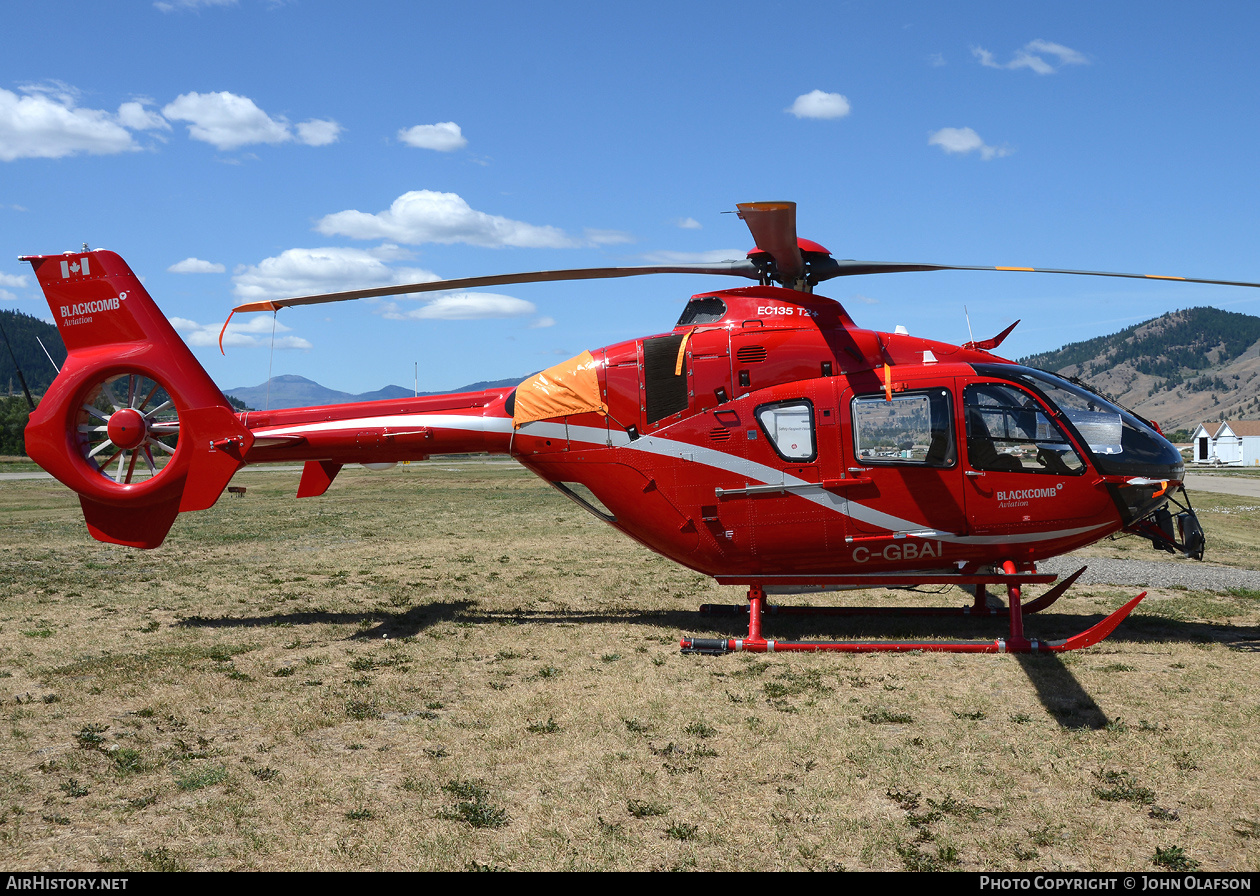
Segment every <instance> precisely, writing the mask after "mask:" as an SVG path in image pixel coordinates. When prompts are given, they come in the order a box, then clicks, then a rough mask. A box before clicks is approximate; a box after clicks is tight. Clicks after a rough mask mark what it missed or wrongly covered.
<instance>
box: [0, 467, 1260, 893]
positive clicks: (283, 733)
mask: <svg viewBox="0 0 1260 896" xmlns="http://www.w3.org/2000/svg"><path fill="white" fill-rule="evenodd" d="M238 482H239V483H240V484H244V485H246V486H248V493H247V494H246V495H245V496H244V497H231V496H224V498H223V499H221V500H220V501H219V503H218V504H217V505H216V506H215V507H214V508H212V509H211V510H209V511H207V512H205V513H201V514H190V515H186V516H184V517H181V519H180V520H179V521H178V522H177V524H176V527H175V530H174V531H173V532H172V534H171V536H170V538H169V539H168V541H167V543H166V544H165V545H164V546H163V547H162V548H159V549H158V550H156V551H152V552H138V551H132V550H129V549H125V548H118V547H111V546H106V545H100V544H97V543H95V542H93V541H91V540H90V539H89V538H88V536H87V534H86V532H85V531H84V530H83V526H82V522H81V520H80V518H79V511H78V503H77V501H76V500H75V499H74V497H73V496H72V495H70V494H69V493H68V492H66V491H65V490H64V489H62V488H61V487H60V486H58V485H56V484H54V483H47V482H9V483H3V484H2V485H0V547H2V548H3V551H0V566H3V581H4V582H5V583H6V584H5V588H4V592H3V594H2V595H0V697H2V698H3V700H4V702H3V706H4V710H3V714H4V718H3V720H0V755H3V757H4V762H3V763H0V860H3V862H4V864H5V865H6V866H8V867H20V868H48V869H55V868H63V869H64V868H82V867H87V868H93V867H95V868H101V869H121V868H125V869H156V870H179V869H289V868H291V869H316V868H321V869H322V868H337V869H360V868H382V869H441V870H463V869H477V868H507V869H514V870H543V869H564V870H568V869H573V870H586V869H599V870H619V869H624V870H629V869H638V870H650V869H662V870H666V869H703V870H709V869H713V870H717V869H722V870H731V869H742V868H758V869H765V870H779V869H782V870H801V869H831V870H834V869H839V868H846V869H850V870H865V869H904V868H916V869H927V870H930V869H949V868H958V869H965V870H981V869H1004V868H1009V869H1064V870H1074V869H1091V868H1101V869H1107V868H1126V869H1142V868H1145V869H1150V870H1158V869H1162V868H1172V867H1182V868H1184V867H1190V864H1191V863H1193V864H1196V865H1197V866H1198V867H1200V868H1202V869H1207V870H1213V869H1239V870H1260V833H1258V832H1260V815H1257V812H1256V809H1255V807H1256V806H1257V805H1260V784H1258V783H1257V782H1260V774H1257V771H1258V770H1260V762H1258V761H1257V759H1258V757H1257V747H1256V743H1255V740H1256V739H1255V731H1256V728H1257V724H1258V723H1260V690H1258V689H1257V684H1260V681H1258V676H1257V672H1256V668H1255V663H1254V662H1253V657H1254V653H1252V652H1248V651H1247V650H1244V649H1240V648H1243V647H1246V646H1247V645H1252V646H1254V644H1255V643H1256V641H1257V634H1256V633H1257V631H1258V628H1257V627H1258V625H1260V601H1258V600H1257V596H1256V595H1254V594H1219V593H1207V592H1193V591H1177V590H1173V589H1158V588H1157V589H1153V591H1152V595H1151V597H1150V598H1149V599H1148V601H1147V602H1146V603H1144V604H1143V606H1142V607H1141V608H1140V609H1139V612H1138V615H1136V616H1135V617H1134V618H1133V619H1132V620H1130V621H1129V622H1126V623H1125V624H1124V625H1123V626H1121V628H1120V630H1119V631H1118V632H1117V633H1116V634H1115V635H1114V636H1113V637H1112V639H1110V640H1108V641H1107V642H1105V643H1104V644H1103V645H1100V646H1099V647H1098V648H1095V649H1092V650H1089V651H1085V652H1082V653H1079V654H1072V655H1068V656H1063V657H1013V656H975V657H972V656H949V655H926V654H907V655H887V656H877V655H868V656H840V655H834V656H822V655H812V656H811V655H764V656H754V655H734V656H729V657H721V658H706V657H685V656H682V655H680V654H679V652H678V638H679V636H680V635H681V634H683V633H688V634H696V635H701V636H706V635H707V636H722V635H726V634H728V633H730V632H736V631H738V630H739V629H738V626H739V625H740V624H741V620H738V619H732V620H729V621H722V620H714V619H712V618H701V617H699V616H698V615H696V613H695V609H696V606H697V605H698V604H700V603H704V602H710V603H733V602H738V601H739V600H741V599H742V595H741V594H740V593H739V592H738V591H737V589H721V588H718V587H717V586H715V585H713V584H712V583H711V582H710V581H708V580H707V579H705V578H703V577H701V576H698V575H696V574H694V573H692V572H689V571H687V570H684V569H681V568H679V567H677V566H675V565H673V564H671V563H669V562H667V561H664V560H662V559H660V558H658V557H655V556H653V555H651V554H649V553H647V552H646V551H645V550H644V549H642V548H640V547H639V546H637V545H636V544H634V543H632V542H630V541H628V540H627V539H624V538H622V537H621V536H619V535H618V534H617V533H616V532H614V531H612V530H611V529H609V528H607V527H605V526H603V525H602V524H600V523H598V522H597V521H595V520H594V519H593V518H591V517H589V516H587V515H586V514H584V513H583V512H582V511H580V510H579V509H577V508H576V507H574V506H573V505H571V504H569V503H568V502H566V501H565V500H564V499H563V498H561V497H560V496H559V495H557V494H556V493H555V492H554V491H552V490H551V489H550V488H548V487H547V486H545V485H544V484H542V483H540V482H539V481H538V480H536V479H534V478H533V477H532V476H530V475H529V474H528V473H525V472H523V471H520V470H518V469H516V468H513V467H502V466H484V465H463V466H460V465H457V464H452V463H430V464H426V465H416V466H413V467H411V468H405V469H398V470H395V471H392V472H389V473H384V474H368V473H365V472H360V471H355V470H347V471H345V472H343V473H342V475H341V477H339V478H338V480H337V482H336V483H335V484H334V486H333V488H332V489H331V490H330V492H329V494H328V495H326V496H324V497H321V498H315V499H307V500H303V501H300V502H299V501H295V500H293V499H292V497H291V495H292V493H293V492H294V490H295V489H296V485H297V476H296V474H292V473H281V472H251V473H248V474H242V475H241V476H240V477H239V478H238ZM1230 500H1231V499H1229V498H1227V497H1226V496H1220V497H1219V498H1218V497H1216V496H1213V498H1210V499H1209V498H1207V497H1206V496H1205V497H1204V498H1203V499H1201V500H1199V499H1196V503H1197V504H1200V505H1203V508H1204V509H1205V512H1204V513H1203V519H1204V522H1205V525H1206V526H1207V527H1208V537H1209V546H1210V548H1211V550H1212V551H1213V554H1212V556H1211V558H1210V559H1213V560H1216V559H1218V555H1217V553H1216V551H1217V546H1218V545H1221V546H1222V552H1223V557H1224V558H1225V559H1226V560H1229V561H1230V562H1235V563H1238V564H1240V565H1242V564H1243V563H1244V558H1245V553H1246V551H1248V550H1252V549H1253V548H1255V547H1260V545H1255V544H1254V541H1255V539H1257V538H1260V536H1256V535H1255V534H1254V533H1256V532H1260V526H1257V523H1258V522H1260V519H1257V517H1258V516H1260V514H1257V513H1256V512H1255V511H1245V510H1238V509H1237V508H1238V507H1240V506H1243V505H1242V504H1239V503H1235V504H1229V502H1230ZM1213 501H1219V502H1221V503H1220V506H1222V507H1226V509H1231V511H1236V512H1231V513H1209V512H1207V507H1208V505H1209V504H1211V502H1213ZM1234 545H1237V547H1233V546H1234ZM1098 550H1099V551H1108V550H1114V551H1119V550H1129V547H1128V546H1127V545H1124V544H1123V543H1120V542H1117V543H1115V544H1107V545H1104V546H1103V547H1102V548H1099V549H1098ZM1141 556H1142V557H1143V558H1146V557H1147V556H1153V555H1152V554H1151V552H1149V549H1147V550H1146V551H1144V552H1143V553H1142V554H1141ZM1251 556H1260V554H1256V553H1253V554H1252V555H1251ZM1169 562H1176V561H1172V560H1169ZM1127 596H1129V595H1128V592H1127V591H1126V589H1120V588H1112V587H1105V586H1092V587H1084V588H1077V589H1073V591H1072V592H1069V594H1068V595H1067V596H1066V597H1064V598H1063V599H1062V600H1060V601H1059V602H1058V603H1057V604H1056V605H1055V606H1054V607H1053V608H1052V612H1047V613H1045V614H1038V615H1037V616H1034V617H1030V619H1029V620H1028V623H1027V625H1028V628H1029V630H1030V633H1035V634H1037V635H1038V636H1039V637H1060V636H1062V635H1064V634H1068V633H1071V632H1075V631H1079V630H1080V629H1082V628H1084V627H1085V626H1086V625H1087V624H1089V623H1091V622H1092V621H1094V620H1095V619H1096V618H1098V617H1099V616H1100V615H1101V614H1103V613H1105V612H1108V611H1109V610H1110V609H1113V608H1114V607H1115V606H1117V605H1118V603H1119V602H1120V601H1122V600H1124V599H1125V598H1126V597H1127ZM809 599H810V600H817V602H819V603H824V602H826V598H823V597H818V598H812V597H811V598H809ZM924 600H927V601H936V602H939V603H942V604H960V603H964V602H966V601H967V600H968V598H966V597H964V596H963V595H961V594H957V593H953V594H950V593H945V594H941V595H934V596H926V595H890V594H889V593H888V592H885V591H878V592H872V593H870V594H867V595H862V594H858V595H851V596H846V599H845V602H846V603H861V602H883V603H911V602H917V601H924ZM770 624H771V625H772V628H773V631H774V633H775V634H776V635H778V636H792V637H824V638H827V637H887V636H895V637H904V636H906V635H907V634H910V635H916V636H943V637H960V636H962V637H971V636H985V637H991V636H995V635H998V634H1001V633H1002V625H1001V623H996V622H995V623H986V622H983V621H982V622H979V623H977V622H974V621H973V622H969V623H964V622H957V623H955V622H952V621H950V622H942V621H941V620H927V621H924V620H908V621H907V620H899V621H891V620H885V619H875V618H853V619H843V620H825V621H819V620H817V619H812V620H803V621H800V620H786V619H773V618H772V619H771V622H770ZM701 626H718V627H717V628H715V629H713V630H710V631H704V630H701V629H700V627H701ZM722 626H727V627H722ZM1104 794H1105V795H1104ZM1156 810H1158V811H1156Z"/></svg>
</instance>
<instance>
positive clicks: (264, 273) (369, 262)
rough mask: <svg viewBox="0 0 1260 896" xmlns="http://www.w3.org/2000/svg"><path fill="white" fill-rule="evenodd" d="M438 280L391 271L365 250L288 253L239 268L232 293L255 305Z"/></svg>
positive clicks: (413, 271)
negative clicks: (277, 300) (258, 302)
mask: <svg viewBox="0 0 1260 896" xmlns="http://www.w3.org/2000/svg"><path fill="white" fill-rule="evenodd" d="M387 248H389V249H392V248H395V247H387ZM437 279H438V276H437V275H436V274H434V273H433V272H432V271H426V270H423V269H420V268H391V267H390V266H389V265H387V264H386V263H385V262H384V261H383V260H382V258H380V257H378V255H377V254H376V253H373V252H368V251H364V250H363V249H342V248H324V249H286V250H285V251H284V252H281V253H280V254H279V255H277V256H273V257H271V258H264V259H263V260H262V261H260V262H259V263H258V264H256V265H248V266H241V267H240V268H238V269H237V270H236V273H235V274H234V275H233V277H232V282H233V284H234V286H233V288H232V292H233V294H235V295H236V296H237V298H239V299H242V300H245V301H251V302H253V301H260V300H262V299H281V298H288V297H290V296H305V295H317V294H320V293H326V292H341V291H343V290H350V289H367V288H369V287H373V286H389V285H391V284H395V283H426V282H429V281H431V280H437Z"/></svg>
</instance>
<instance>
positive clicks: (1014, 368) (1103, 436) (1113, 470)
mask: <svg viewBox="0 0 1260 896" xmlns="http://www.w3.org/2000/svg"><path fill="white" fill-rule="evenodd" d="M973 366H974V367H975V370H976V372H977V373H980V374H983V375H985V376H993V377H1000V378H1001V379H1005V380H1009V381H1012V382H1016V383H1020V384H1021V385H1024V386H1027V387H1029V388H1031V389H1033V390H1034V391H1036V392H1038V393H1040V395H1041V397H1042V398H1044V399H1045V400H1046V401H1047V402H1048V403H1049V404H1050V405H1051V406H1052V407H1055V408H1057V409H1058V410H1059V412H1060V413H1061V414H1062V418H1061V420H1062V421H1063V422H1065V423H1066V424H1067V425H1068V427H1069V428H1070V429H1072V430H1074V431H1075V433H1076V435H1077V436H1078V438H1079V439H1080V441H1081V442H1082V443H1084V444H1085V445H1086V446H1087V447H1088V448H1089V452H1090V454H1092V455H1093V458H1094V465H1095V466H1096V467H1097V468H1098V472H1100V473H1107V474H1112V475H1126V476H1147V477H1150V478H1152V479H1180V478H1181V475H1182V473H1183V472H1184V469H1185V466H1184V463H1183V461H1182V458H1181V454H1180V453H1179V452H1178V451H1177V449H1176V448H1174V447H1173V445H1172V444H1171V443H1169V442H1168V440H1167V439H1165V438H1163V437H1162V436H1161V435H1160V434H1159V433H1157V432H1156V431H1155V430H1154V429H1152V428H1151V427H1150V425H1148V424H1147V423H1146V422H1145V421H1143V420H1140V419H1138V418H1137V417H1136V416H1134V415H1133V414H1131V413H1130V412H1129V411H1126V410H1125V409H1124V408H1122V407H1120V406H1118V405H1116V404H1113V403H1112V402H1110V401H1107V400H1106V399H1105V398H1103V397H1101V396H1099V395H1095V394H1094V393H1093V392H1090V391H1089V390H1088V389H1085V388H1083V387H1081V386H1078V385H1076V384H1075V383H1071V382H1069V381H1067V380H1065V379H1063V377H1060V376H1056V375H1055V374H1053V373H1048V372H1046V371H1044V370H1035V369H1033V368H1031V367H1022V366H1019V365H1015V364H1000V365H999V364H976V365H973Z"/></svg>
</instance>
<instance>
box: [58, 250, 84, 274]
mask: <svg viewBox="0 0 1260 896" xmlns="http://www.w3.org/2000/svg"><path fill="white" fill-rule="evenodd" d="M80 262H82V263H80ZM72 275H73V276H83V277H86V276H87V275H88V256H86V255H84V256H83V257H82V258H81V259H78V260H76V261H70V260H69V259H63V260H62V262H61V276H62V277H70V276H72Z"/></svg>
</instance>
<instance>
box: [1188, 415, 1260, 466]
mask: <svg viewBox="0 0 1260 896" xmlns="http://www.w3.org/2000/svg"><path fill="white" fill-rule="evenodd" d="M1194 462H1195V463H1196V464H1212V465H1213V466H1228V467H1256V466H1260V420H1226V421H1225V422H1224V423H1200V424H1199V427H1198V428H1197V429H1196V430H1195V431H1194Z"/></svg>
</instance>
